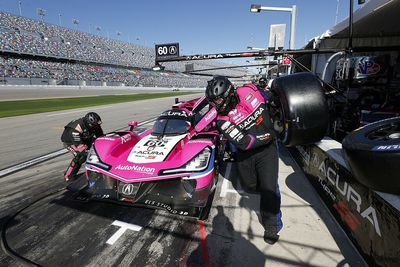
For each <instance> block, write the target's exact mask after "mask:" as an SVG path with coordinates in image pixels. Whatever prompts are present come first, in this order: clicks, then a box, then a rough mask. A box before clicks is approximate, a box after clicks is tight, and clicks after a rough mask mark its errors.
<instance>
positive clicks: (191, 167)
mask: <svg viewBox="0 0 400 267" xmlns="http://www.w3.org/2000/svg"><path fill="white" fill-rule="evenodd" d="M211 151H212V150H211V148H209V147H206V148H205V149H203V151H201V152H200V153H199V154H198V155H197V156H196V157H194V158H193V159H191V160H190V161H188V163H186V164H185V165H183V166H182V167H180V168H178V169H172V170H165V171H163V173H164V174H169V173H178V172H198V171H204V170H205V169H207V166H208V163H209V161H210V158H211Z"/></svg>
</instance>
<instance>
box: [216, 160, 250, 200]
mask: <svg viewBox="0 0 400 267" xmlns="http://www.w3.org/2000/svg"><path fill="white" fill-rule="evenodd" d="M231 170H232V163H228V165H227V168H226V172H225V177H224V180H223V181H222V185H221V193H220V195H219V196H220V197H226V194H228V193H233V194H243V193H244V191H243V190H235V189H230V188H229V185H230V184H231V183H230V182H229V181H228V178H229V177H230V175H231Z"/></svg>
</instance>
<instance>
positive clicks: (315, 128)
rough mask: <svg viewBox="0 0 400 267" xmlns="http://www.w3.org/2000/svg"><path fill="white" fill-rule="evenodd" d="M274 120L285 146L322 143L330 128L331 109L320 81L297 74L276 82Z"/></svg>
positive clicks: (273, 99) (274, 89)
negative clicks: (329, 109) (329, 110)
mask: <svg viewBox="0 0 400 267" xmlns="http://www.w3.org/2000/svg"><path fill="white" fill-rule="evenodd" d="M271 92H272V104H271V105H270V108H271V106H272V108H271V109H274V108H273V107H274V106H275V111H276V112H271V117H272V120H273V123H274V128H275V130H276V131H277V132H278V134H279V138H280V139H281V141H282V143H283V144H284V145H285V146H288V147H291V146H297V145H306V144H311V143H315V142H318V141H320V140H321V139H322V138H323V137H324V135H325V133H326V131H327V128H328V125H329V115H328V114H329V112H328V105H327V101H326V98H325V94H324V90H323V88H322V85H321V82H320V81H319V80H318V78H317V77H316V76H315V75H314V74H311V73H296V74H292V75H288V76H284V77H279V78H276V79H274V81H273V82H272V85H271Z"/></svg>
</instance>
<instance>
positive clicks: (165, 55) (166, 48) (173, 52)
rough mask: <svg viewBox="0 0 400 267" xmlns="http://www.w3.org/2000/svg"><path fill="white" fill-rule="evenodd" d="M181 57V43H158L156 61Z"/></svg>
mask: <svg viewBox="0 0 400 267" xmlns="http://www.w3.org/2000/svg"><path fill="white" fill-rule="evenodd" d="M175 57H179V43H171V44H156V61H157V60H160V59H171V58H175Z"/></svg>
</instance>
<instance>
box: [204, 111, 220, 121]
mask: <svg viewBox="0 0 400 267" xmlns="http://www.w3.org/2000/svg"><path fill="white" fill-rule="evenodd" d="M216 114H217V110H215V109H213V110H212V111H211V112H210V113H208V114H207V115H206V116H205V117H204V119H205V120H206V122H208V121H209V120H211V119H214V117H215V115H216Z"/></svg>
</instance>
